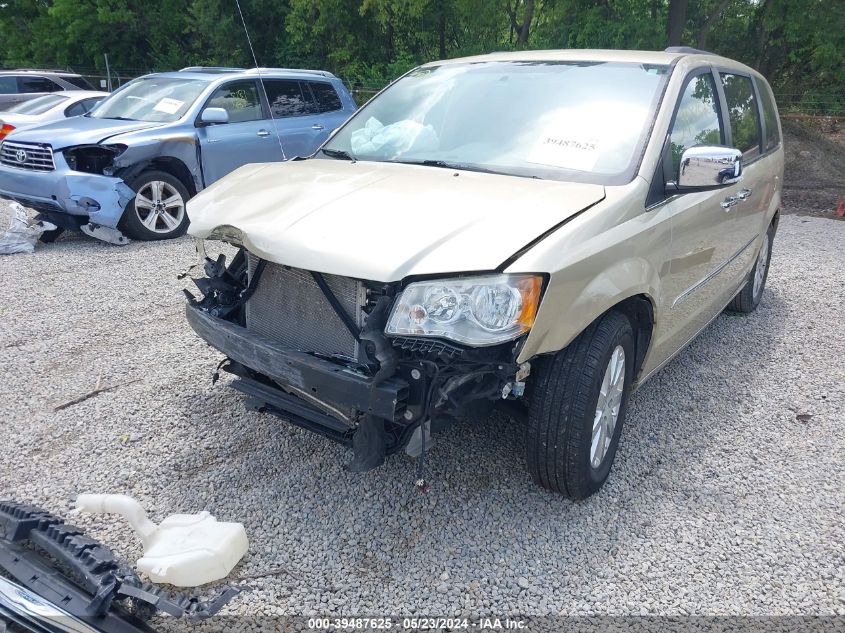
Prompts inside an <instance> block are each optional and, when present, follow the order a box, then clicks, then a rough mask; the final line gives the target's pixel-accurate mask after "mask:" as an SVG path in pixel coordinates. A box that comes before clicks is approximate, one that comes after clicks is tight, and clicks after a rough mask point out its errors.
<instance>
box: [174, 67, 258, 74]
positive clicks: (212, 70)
mask: <svg viewBox="0 0 845 633" xmlns="http://www.w3.org/2000/svg"><path fill="white" fill-rule="evenodd" d="M243 71H244V69H243V68H236V67H234V66H187V67H185V68H180V69H179V72H180V73H241V72H243Z"/></svg>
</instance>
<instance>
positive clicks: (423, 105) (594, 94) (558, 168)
mask: <svg viewBox="0 0 845 633" xmlns="http://www.w3.org/2000/svg"><path fill="white" fill-rule="evenodd" d="M667 76H668V67H667V66H659V65H649V64H634V63H605V62H567V61H562V62H556V61H555V62H545V61H544V62H539V61H507V62H498V61H494V62H476V63H458V64H443V65H441V66H425V67H421V68H417V69H416V70H413V71H411V72H410V73H409V74H407V75H406V76H405V77H403V78H402V79H400V80H399V81H397V82H396V83H395V84H393V85H392V86H390V87H389V88H387V89H386V90H385V91H384V92H383V93H382V94H381V95H379V96H378V97H376V98H375V99H373V101H371V102H370V103H369V104H368V105H366V106H365V107H364V108H362V109H361V110H359V111H358V113H357V114H356V115H355V116H354V117H353V118H352V119H351V120H350V121H349V122H348V123H347V125H345V126H344V127H343V128H342V129H341V130H340V131H339V132H338V133H337V134H336V135H335V136H334V137H333V138H332V139H331V140H330V141H329V142H328V143H327V144H326V146H325V149H326V150H329V151H328V152H326V153H327V155H333V156H335V157H344V156H346V155H348V156H350V157H352V158H355V159H358V160H372V161H386V162H407V163H422V164H429V165H433V166H437V167H455V168H461V169H475V170H478V171H492V172H495V173H504V174H512V175H516V176H528V177H536V178H548V179H554V180H573V181H579V182H595V183H601V184H614V183H617V182H621V181H628V180H630V179H631V178H632V177H633V171H634V169H635V168H636V165H637V163H638V162H639V159H640V157H641V155H642V144H643V142H644V140H645V137H646V135H647V132H648V128H649V126H650V123H651V121H652V120H653V118H654V114H655V112H656V109H657V105H658V102H659V100H660V97H661V95H662V92H663V86H664V84H665V81H666V77H667Z"/></svg>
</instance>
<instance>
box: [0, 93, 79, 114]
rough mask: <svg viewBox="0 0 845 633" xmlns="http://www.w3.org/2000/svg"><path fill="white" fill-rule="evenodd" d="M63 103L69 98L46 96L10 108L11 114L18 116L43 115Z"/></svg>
mask: <svg viewBox="0 0 845 633" xmlns="http://www.w3.org/2000/svg"><path fill="white" fill-rule="evenodd" d="M62 101H67V97H65V96H63V95H44V96H43V97H35V99H30V100H29V101H24V102H23V103H19V104H17V105H15V106H12V107H11V108H9V112H14V113H16V114H43V113H44V112H47V110H49V109H50V108H55V107H56V106H57V105H59V104H60V103H61V102H62Z"/></svg>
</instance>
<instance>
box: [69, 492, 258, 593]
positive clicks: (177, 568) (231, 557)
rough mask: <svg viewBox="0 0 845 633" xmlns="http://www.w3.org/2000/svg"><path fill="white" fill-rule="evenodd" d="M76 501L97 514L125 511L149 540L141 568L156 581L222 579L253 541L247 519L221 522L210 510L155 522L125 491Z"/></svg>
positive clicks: (192, 583)
mask: <svg viewBox="0 0 845 633" xmlns="http://www.w3.org/2000/svg"><path fill="white" fill-rule="evenodd" d="M76 507H77V508H78V509H79V510H81V511H83V512H91V513H94V514H112V513H114V514H120V515H122V516H123V517H124V518H125V519H126V520H127V521H128V522H129V525H131V526H132V529H133V530H135V532H136V533H137V534H138V536H139V537H140V539H141V543H143V545H144V556H143V557H141V558H139V559H138V563H137V567H138V570H139V571H142V572H144V573H146V574H147V575H148V576H149V577H150V579H151V580H152V581H153V582H166V583H170V584H171V585H175V586H177V587H197V586H198V585H203V584H205V583H207V582H212V581H214V580H220V579H221V578H225V577H226V576H228V575H229V572H231V571H232V569H233V568H234V567H235V565H237V564H238V561H239V560H240V559H241V558H242V557H243V555H244V554H246V551H247V548H248V547H249V542H248V540H247V537H246V530H244V526H243V525H242V524H240V523H221V522H219V521H218V520H217V519H215V518H214V517H213V516H211V515H210V514H209V513H208V512H205V511H203V512H200V513H199V514H173V515H171V516H169V517H167V518H166V519H164V520H163V521H162V522H161V523H159V524H158V525H156V524H155V523H153V522H152V521H150V519H149V518H148V517H147V513H146V512H144V508H142V507H141V504H140V503H138V502H137V501H136V500H135V499H133V498H132V497H129V496H126V495H94V494H84V495H79V496H78V497H77V498H76Z"/></svg>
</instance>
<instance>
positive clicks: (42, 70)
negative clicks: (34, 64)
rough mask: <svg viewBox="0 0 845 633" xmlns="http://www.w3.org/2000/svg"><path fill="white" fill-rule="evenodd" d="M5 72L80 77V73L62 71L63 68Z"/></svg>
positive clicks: (18, 69)
mask: <svg viewBox="0 0 845 633" xmlns="http://www.w3.org/2000/svg"><path fill="white" fill-rule="evenodd" d="M3 70H11V71H13V72H16V73H55V74H57V75H78V74H79V73H77V72H74V71H73V70H67V69H61V68H58V69H57V68H52V69H51V68H14V69H12V68H9V69H5V68H4V69H3Z"/></svg>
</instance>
